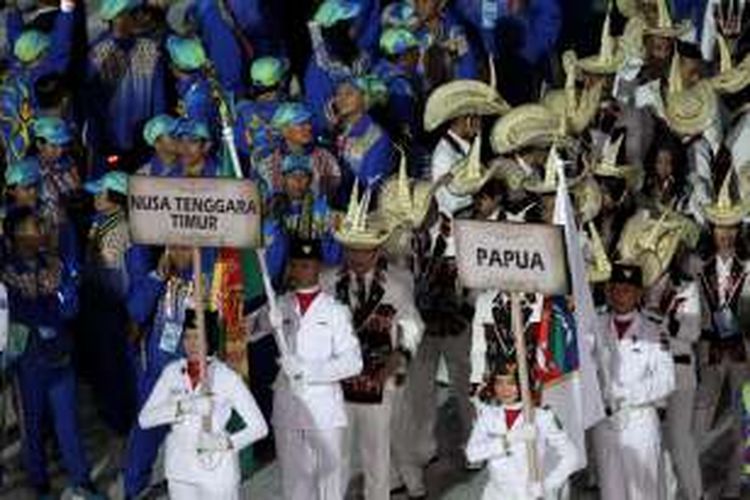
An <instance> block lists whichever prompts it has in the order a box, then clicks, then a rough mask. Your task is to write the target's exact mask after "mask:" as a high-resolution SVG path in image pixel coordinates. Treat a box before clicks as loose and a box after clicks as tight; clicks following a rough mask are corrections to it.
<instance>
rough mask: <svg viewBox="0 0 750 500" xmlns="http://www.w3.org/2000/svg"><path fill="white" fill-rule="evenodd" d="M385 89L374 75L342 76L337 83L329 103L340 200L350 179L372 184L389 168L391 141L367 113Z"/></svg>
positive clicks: (351, 182)
mask: <svg viewBox="0 0 750 500" xmlns="http://www.w3.org/2000/svg"><path fill="white" fill-rule="evenodd" d="M387 93H388V91H387V89H386V88H385V86H384V85H383V83H382V82H381V81H379V80H378V79H377V78H376V77H374V76H363V77H358V78H355V79H349V80H344V81H342V82H340V83H339V84H338V85H337V86H336V95H335V97H334V100H333V102H332V105H331V106H330V109H331V122H332V123H335V124H336V128H337V130H338V132H339V133H338V135H337V137H336V144H337V151H336V152H337V156H338V158H339V161H340V162H341V166H342V183H341V188H340V189H339V200H337V203H338V202H339V201H341V200H345V199H346V196H347V195H348V194H349V192H350V190H351V187H352V185H353V183H355V182H357V183H359V184H361V185H362V186H364V187H365V188H373V187H375V186H376V185H378V184H379V183H382V181H383V180H384V179H385V177H386V176H388V175H389V174H390V173H391V170H392V163H393V158H392V153H393V151H392V145H391V140H390V138H389V137H388V135H387V134H386V133H385V131H384V130H383V129H382V128H381V127H380V125H378V124H377V123H375V121H374V120H373V119H372V118H371V116H370V115H369V114H368V110H369V109H370V107H372V106H373V105H375V104H376V103H378V102H380V101H381V100H382V99H383V98H384V97H385V96H386V95H387Z"/></svg>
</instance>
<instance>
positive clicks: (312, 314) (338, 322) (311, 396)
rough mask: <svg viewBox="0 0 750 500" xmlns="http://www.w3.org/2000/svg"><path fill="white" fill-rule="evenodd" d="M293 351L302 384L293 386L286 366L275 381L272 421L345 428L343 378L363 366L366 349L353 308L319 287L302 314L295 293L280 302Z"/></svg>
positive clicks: (292, 426) (287, 425)
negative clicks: (362, 347)
mask: <svg viewBox="0 0 750 500" xmlns="http://www.w3.org/2000/svg"><path fill="white" fill-rule="evenodd" d="M279 307H280V309H281V314H282V316H283V327H282V329H283V332H282V335H284V337H285V338H286V342H287V345H288V346H289V350H290V353H289V354H292V355H295V356H297V357H298V358H299V360H300V362H301V363H302V367H303V369H304V372H305V380H304V384H302V386H301V387H297V388H292V387H291V385H290V384H289V382H288V380H287V377H286V375H285V374H284V372H283V371H281V372H279V376H278V378H277V380H276V383H275V391H274V405H273V418H272V422H273V425H274V427H275V428H277V429H300V430H301V429H335V428H339V427H346V412H345V409H344V395H343V392H342V390H341V385H340V384H339V382H340V381H341V380H344V379H346V378H349V377H353V376H354V375H357V374H359V372H360V371H362V353H361V352H360V348H359V342H358V341H357V338H356V337H355V336H354V333H353V332H352V319H351V314H350V313H349V309H347V308H346V307H345V306H344V305H343V304H341V303H339V302H337V301H336V300H335V299H334V298H333V297H332V296H331V295H329V294H327V293H325V292H323V291H321V292H320V293H319V294H318V296H317V297H315V299H314V300H313V301H312V303H311V304H310V306H309V307H308V309H307V311H306V312H305V314H304V315H301V314H300V309H299V304H298V303H297V299H296V297H295V296H294V293H289V294H287V295H285V296H284V297H283V298H282V299H281V300H280V302H279Z"/></svg>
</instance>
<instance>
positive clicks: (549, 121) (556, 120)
mask: <svg viewBox="0 0 750 500" xmlns="http://www.w3.org/2000/svg"><path fill="white" fill-rule="evenodd" d="M559 128H560V117H559V116H558V115H556V114H555V113H553V112H552V111H550V110H549V109H547V108H546V107H544V106H542V105H541V104H524V105H521V106H518V107H516V108H513V109H512V110H511V111H509V112H508V113H507V114H506V115H505V116H503V117H501V118H500V119H499V120H497V121H496V122H495V125H494V126H493V127H492V132H491V134H490V144H491V145H492V150H493V151H494V152H495V153H497V154H501V155H504V154H510V153H513V152H515V151H518V150H520V149H523V148H526V147H530V146H534V147H547V146H549V145H550V144H552V142H554V140H555V138H556V136H557V134H558V131H559Z"/></svg>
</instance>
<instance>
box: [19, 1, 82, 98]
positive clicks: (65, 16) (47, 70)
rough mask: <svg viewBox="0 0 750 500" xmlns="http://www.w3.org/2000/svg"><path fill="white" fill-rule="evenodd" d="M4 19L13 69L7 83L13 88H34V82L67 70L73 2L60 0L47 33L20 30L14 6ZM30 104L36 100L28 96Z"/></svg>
mask: <svg viewBox="0 0 750 500" xmlns="http://www.w3.org/2000/svg"><path fill="white" fill-rule="evenodd" d="M13 7H14V8H11V9H10V10H9V13H8V17H7V27H6V30H7V35H8V41H9V45H10V46H12V47H13V56H14V61H13V63H14V67H13V68H12V69H11V74H10V80H11V81H12V82H13V84H14V85H22V86H25V87H26V88H28V89H32V92H33V89H34V88H35V85H36V83H37V81H38V80H39V79H40V78H42V77H44V76H48V75H51V74H55V73H58V74H62V73H65V72H66V71H67V69H68V64H69V63H70V58H71V51H72V45H73V28H74V23H75V8H76V2H75V0H61V1H60V12H59V13H58V14H57V15H56V16H55V23H54V28H53V29H52V32H51V33H50V34H46V33H42V32H41V31H38V30H36V29H28V30H24V24H23V18H22V16H21V11H20V10H19V9H18V7H17V6H15V4H14V5H13ZM32 102H36V99H35V98H34V97H33V94H32Z"/></svg>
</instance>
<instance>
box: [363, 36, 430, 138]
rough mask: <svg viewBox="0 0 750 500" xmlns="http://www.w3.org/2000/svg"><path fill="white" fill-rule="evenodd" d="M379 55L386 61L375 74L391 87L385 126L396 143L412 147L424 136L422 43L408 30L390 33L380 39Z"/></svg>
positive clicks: (375, 70) (378, 66)
mask: <svg viewBox="0 0 750 500" xmlns="http://www.w3.org/2000/svg"><path fill="white" fill-rule="evenodd" d="M380 52H381V53H382V54H383V56H384V57H383V59H381V60H380V61H378V63H377V64H376V65H375V67H374V68H373V73H374V74H375V75H377V76H378V78H380V79H381V80H383V82H384V83H385V84H386V86H387V87H388V101H387V103H386V113H385V116H384V120H383V122H384V123H385V124H386V126H389V129H388V131H389V133H390V135H391V137H393V139H394V141H395V142H397V143H399V144H410V143H411V142H412V141H414V140H416V139H418V138H419V137H420V133H421V115H422V113H421V108H422V106H423V102H422V99H423V95H422V82H421V80H419V79H418V78H417V77H416V72H417V71H416V70H417V67H418V65H419V40H417V37H416V36H414V34H413V33H412V32H411V31H409V30H407V29H404V28H400V29H389V30H386V31H384V32H383V34H382V35H381V37H380ZM412 147H413V146H412Z"/></svg>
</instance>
